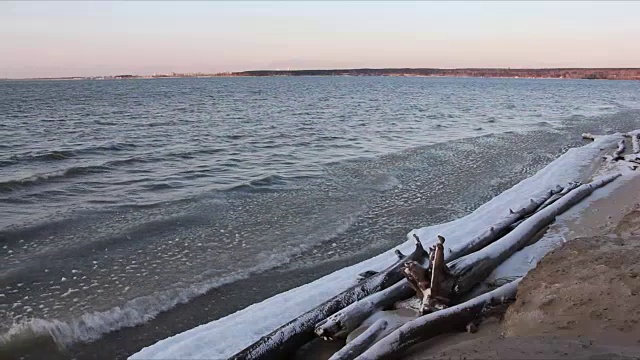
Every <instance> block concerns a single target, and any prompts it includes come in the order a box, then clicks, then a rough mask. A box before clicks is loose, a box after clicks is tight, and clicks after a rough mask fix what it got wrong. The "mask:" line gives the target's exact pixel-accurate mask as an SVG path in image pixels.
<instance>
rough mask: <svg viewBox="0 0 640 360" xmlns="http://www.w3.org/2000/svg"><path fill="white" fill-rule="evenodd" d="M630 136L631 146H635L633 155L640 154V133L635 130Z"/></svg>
mask: <svg viewBox="0 0 640 360" xmlns="http://www.w3.org/2000/svg"><path fill="white" fill-rule="evenodd" d="M628 135H629V136H630V137H631V145H632V146H633V153H634V154H638V153H640V131H638V130H635V131H632V132H630V133H628Z"/></svg>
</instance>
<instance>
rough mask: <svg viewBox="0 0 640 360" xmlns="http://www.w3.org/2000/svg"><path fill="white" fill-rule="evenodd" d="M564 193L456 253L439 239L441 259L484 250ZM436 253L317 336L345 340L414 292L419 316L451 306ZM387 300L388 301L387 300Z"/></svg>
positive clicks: (408, 265)
mask: <svg viewBox="0 0 640 360" xmlns="http://www.w3.org/2000/svg"><path fill="white" fill-rule="evenodd" d="M572 188H574V187H572ZM562 191H563V187H561V186H557V187H556V188H554V189H552V190H550V191H548V192H546V193H545V194H543V195H541V196H539V197H537V198H536V199H532V200H531V201H530V203H529V204H527V206H525V207H524V208H522V209H520V210H518V211H510V214H509V215H508V216H506V217H505V218H504V219H502V220H500V221H499V222H498V223H496V224H494V225H492V226H490V227H489V229H488V230H486V231H484V232H482V233H481V234H479V235H478V236H475V237H474V238H472V239H471V240H469V241H468V242H467V243H466V244H465V245H463V246H462V247H460V248H458V249H457V250H454V251H451V252H447V251H444V241H445V239H444V237H439V242H440V244H441V245H440V246H441V248H440V249H441V251H440V256H442V257H444V259H451V258H454V259H455V258H458V257H459V256H460V255H462V254H466V253H470V252H472V251H475V250H476V249H478V250H479V249H481V248H482V247H484V246H486V245H487V244H490V243H491V242H493V241H495V240H497V239H498V238H499V237H500V236H501V235H502V234H504V233H506V232H508V231H509V230H511V229H510V226H511V225H513V224H514V223H515V222H518V220H519V219H522V217H524V216H529V215H531V214H532V213H534V212H535V211H536V210H537V209H538V208H539V207H540V206H542V205H543V204H544V203H545V202H546V201H548V200H549V199H550V198H551V197H552V196H555V195H558V194H560V193H562ZM413 236H414V239H415V240H416V241H417V242H419V241H420V239H419V238H418V236H417V235H415V234H414V235H413ZM437 249H438V246H435V247H432V248H430V254H429V258H430V261H429V266H428V267H427V268H425V267H423V266H421V264H420V263H419V262H416V261H407V262H405V265H404V267H403V269H402V274H403V275H404V276H405V278H406V279H407V281H405V282H402V283H400V284H398V285H397V286H394V287H392V288H389V289H387V290H385V294H373V295H371V296H369V297H367V298H364V299H362V300H359V301H357V302H354V303H353V304H351V305H349V306H348V307H346V308H344V309H343V310H341V311H339V312H337V313H335V314H334V315H332V316H330V317H328V318H327V319H324V320H322V321H321V322H319V323H318V324H317V326H316V328H315V333H316V334H317V335H318V336H321V337H323V338H326V339H333V338H340V337H346V336H347V335H348V334H349V333H350V332H352V331H353V330H355V329H356V328H357V327H359V326H360V324H362V322H363V321H364V320H365V319H367V318H368V317H370V316H371V315H373V314H374V313H375V312H377V311H381V310H385V309H387V308H390V307H391V305H393V304H392V303H391V302H392V300H393V301H400V300H403V299H401V298H400V297H402V296H405V298H404V299H406V298H409V297H410V296H411V289H413V290H414V292H415V294H416V295H417V296H418V298H420V299H421V305H420V309H419V312H421V313H423V314H424V313H429V312H432V311H435V310H438V309H442V308H444V307H446V306H447V305H449V303H450V302H452V301H451V299H450V297H451V291H452V288H453V285H454V284H455V280H456V279H455V277H453V276H452V275H451V274H450V271H449V268H448V266H447V265H445V262H444V261H440V263H439V264H438V267H437V269H438V270H439V271H436V273H435V278H434V272H433V271H432V269H433V267H434V266H433V265H434V262H435V261H434V260H435V255H436V251H437ZM441 259H442V258H441ZM434 280H435V284H436V286H434V287H435V288H436V294H435V296H434V294H433V290H432V289H431V288H432V283H434ZM385 298H388V299H387V300H385ZM455 300H457V299H453V302H454V303H455ZM390 303H391V304H390Z"/></svg>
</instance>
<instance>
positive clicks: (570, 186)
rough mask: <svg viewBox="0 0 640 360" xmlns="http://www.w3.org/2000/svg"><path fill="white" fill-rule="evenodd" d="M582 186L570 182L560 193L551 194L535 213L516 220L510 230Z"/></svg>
mask: <svg viewBox="0 0 640 360" xmlns="http://www.w3.org/2000/svg"><path fill="white" fill-rule="evenodd" d="M580 185H582V183H579V182H570V183H569V184H567V186H565V187H564V188H563V189H562V191H560V192H558V193H556V194H553V195H552V196H551V197H550V198H549V199H547V201H545V202H544V203H543V204H542V205H540V206H539V207H538V208H537V209H536V211H534V212H533V213H532V214H528V215H527V216H526V217H525V218H524V219H521V220H518V221H517V222H516V223H514V224H513V225H511V229H512V230H513V229H515V228H516V226H518V225H520V224H522V222H523V221H525V220H526V219H528V218H529V217H531V215H533V214H535V213H537V212H540V211H542V209H544V208H546V207H547V206H549V205H551V204H553V203H554V202H556V201H558V199H560V198H561V197H563V196H565V195H567V194H568V193H569V192H570V191H571V190H573V189H575V188H577V187H578V186H580Z"/></svg>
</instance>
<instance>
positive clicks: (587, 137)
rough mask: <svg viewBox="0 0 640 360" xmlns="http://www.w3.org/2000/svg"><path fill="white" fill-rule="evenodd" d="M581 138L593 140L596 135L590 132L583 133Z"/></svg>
mask: <svg viewBox="0 0 640 360" xmlns="http://www.w3.org/2000/svg"><path fill="white" fill-rule="evenodd" d="M582 138H583V139H585V140H595V139H596V135H592V134H591V133H583V134H582Z"/></svg>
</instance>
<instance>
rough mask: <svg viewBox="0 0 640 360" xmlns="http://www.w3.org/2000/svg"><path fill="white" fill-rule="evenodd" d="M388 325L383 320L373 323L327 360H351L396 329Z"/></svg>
mask: <svg viewBox="0 0 640 360" xmlns="http://www.w3.org/2000/svg"><path fill="white" fill-rule="evenodd" d="M389 326H390V324H389V322H388V321H387V320H385V319H380V320H378V321H376V322H374V323H373V324H372V325H371V326H369V328H368V329H367V330H365V331H364V332H363V333H362V334H360V335H359V336H358V337H357V338H355V339H353V341H351V342H350V343H348V344H346V345H345V346H344V347H343V348H342V349H340V350H338V351H337V352H336V353H335V354H333V355H332V356H331V357H330V358H329V360H352V359H355V358H356V356H358V355H360V354H362V353H363V352H365V351H366V350H367V348H369V346H371V344H373V343H375V342H376V341H378V340H379V339H382V338H383V337H385V336H387V335H388V334H389V333H390V332H391V331H393V330H395V329H396V328H389Z"/></svg>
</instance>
